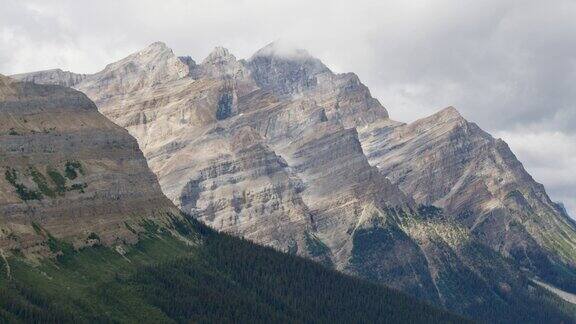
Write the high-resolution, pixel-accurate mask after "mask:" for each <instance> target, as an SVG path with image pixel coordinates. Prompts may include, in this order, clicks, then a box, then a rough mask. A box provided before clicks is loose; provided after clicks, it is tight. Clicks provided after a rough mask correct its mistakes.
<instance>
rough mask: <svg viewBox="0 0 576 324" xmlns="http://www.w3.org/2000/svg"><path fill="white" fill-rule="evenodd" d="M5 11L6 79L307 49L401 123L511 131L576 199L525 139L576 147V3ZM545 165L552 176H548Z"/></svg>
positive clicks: (557, 195)
mask: <svg viewBox="0 0 576 324" xmlns="http://www.w3.org/2000/svg"><path fill="white" fill-rule="evenodd" d="M0 5H1V7H2V10H1V11H0V73H3V74H11V73H19V72H27V71H34V70H41V69H48V68H55V67H60V68H63V69H66V70H71V71H75V72H81V73H93V72H96V71H98V70H100V69H102V68H103V67H104V66H105V65H106V64H107V63H110V62H112V61H115V60H118V59H120V58H122V57H124V56H126V55H128V54H129V53H132V52H134V51H137V50H138V49H140V48H143V47H144V46H146V45H148V44H150V43H152V42H154V41H157V40H161V41H163V42H165V43H166V44H168V46H170V47H172V48H173V49H174V51H175V52H176V54H179V55H191V56H192V57H193V58H194V59H195V60H196V61H201V60H202V59H203V58H204V57H205V56H206V55H207V54H208V53H209V52H210V51H211V50H212V49H213V48H214V47H215V46H217V45H222V46H225V47H227V48H229V49H230V50H231V52H232V53H234V55H235V56H236V57H239V58H246V57H249V56H251V55H252V54H253V53H254V52H255V51H256V50H257V49H259V48H260V47H263V46H264V45H266V44H268V43H269V42H271V41H274V40H278V39H280V40H283V41H285V42H288V43H293V44H296V45H298V46H300V47H303V48H306V49H307V50H308V51H309V52H310V53H312V54H313V55H315V56H317V57H319V58H321V59H322V60H323V61H324V62H325V63H326V64H327V65H328V66H329V67H331V68H332V69H333V70H335V71H337V72H348V71H353V72H356V73H357V74H358V75H359V76H360V78H361V79H362V80H363V82H364V83H366V84H367V85H368V87H369V88H370V89H371V91H372V94H373V95H374V96H375V97H377V98H378V99H380V101H381V102H382V103H383V104H384V105H385V106H386V107H387V108H388V110H389V111H390V115H391V116H392V118H394V119H397V120H402V121H411V120H415V119H417V118H420V117H423V116H426V115H429V114H431V113H433V112H435V111H437V110H438V109H440V108H443V107H446V106H449V105H453V106H455V107H457V108H458V109H459V110H460V111H461V113H462V114H463V115H464V116H465V117H466V118H468V119H470V120H472V121H475V122H477V123H478V124H479V125H480V126H481V127H483V128H485V129H486V130H488V131H490V132H493V133H495V132H496V133H499V134H503V136H502V137H504V138H505V139H506V140H508V141H510V145H511V147H512V149H513V150H514V151H515V152H516V153H518V155H519V157H520V159H521V160H523V162H524V163H525V165H526V167H527V169H528V170H529V171H530V172H532V173H534V174H535V176H536V178H537V179H538V180H539V181H541V182H543V183H544V184H545V185H547V187H548V188H549V189H550V191H551V193H552V196H553V198H554V199H556V200H566V201H568V200H569V199H572V198H571V197H570V196H571V193H572V192H576V184H574V183H568V184H563V185H562V186H563V189H561V187H562V186H561V185H560V184H559V182H558V181H557V179H558V177H559V176H560V175H559V174H561V173H563V174H564V175H565V176H564V178H570V177H572V178H574V176H573V175H574V173H573V171H574V170H573V169H571V167H570V166H569V165H567V164H566V163H563V164H558V163H556V162H555V161H544V160H543V158H541V157H538V156H542V155H544V154H551V153H550V152H548V153H543V152H544V151H542V152H539V151H538V150H533V151H530V150H528V149H527V147H529V145H528V144H527V143H526V142H523V141H521V140H518V139H519V138H526V137H528V138H532V139H534V138H536V137H537V138H545V139H546V141H550V142H548V143H547V144H546V145H544V146H546V147H547V148H548V147H549V146H551V147H555V146H558V147H560V146H562V147H564V148H566V147H574V146H573V145H574V143H576V141H575V139H574V136H575V134H576V127H574V125H575V124H576V107H575V105H576V91H574V90H573V87H574V84H575V81H576V42H575V41H574V35H573V31H574V30H575V29H576V1H573V0H555V1H539V0H504V1H502V0H486V1H461V0H434V1H432V0H413V1H403V0H402V1H401V0H390V1H374V0H356V1H349V0H331V1H328V0H319V1H308V0H291V1H278V0H195V1H185V0H164V1H161V2H158V1H148V0H125V1H113V0H102V1H74V0H54V1H43V0H29V1H16V0H0ZM550 134H560V135H558V136H551V135H550ZM504 135H505V136H504ZM541 136H543V137H541ZM562 136H563V137H562ZM554 154H557V155H556V156H555V160H557V161H572V160H571V159H572V158H573V157H572V155H571V153H570V152H569V151H568V150H567V149H562V150H559V151H557V152H554ZM543 161H544V162H543ZM539 163H553V164H551V165H554V166H555V168H549V169H550V170H549V171H544V167H543V166H542V165H540V164H539ZM544 166H545V165H544ZM555 170H556V171H555ZM552 171H554V172H552ZM555 188H558V189H555ZM572 206H573V207H571V208H572V211H573V213H574V211H575V210H576V209H575V207H574V203H572Z"/></svg>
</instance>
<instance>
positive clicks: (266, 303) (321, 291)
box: [0, 220, 462, 323]
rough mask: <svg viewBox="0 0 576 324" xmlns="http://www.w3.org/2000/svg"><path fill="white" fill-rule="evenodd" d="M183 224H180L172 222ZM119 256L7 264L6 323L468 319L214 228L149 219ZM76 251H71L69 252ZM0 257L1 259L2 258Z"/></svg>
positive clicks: (89, 252)
mask: <svg viewBox="0 0 576 324" xmlns="http://www.w3.org/2000/svg"><path fill="white" fill-rule="evenodd" d="M176 227H178V228H176ZM147 229H148V230H147V232H146V233H145V234H142V236H141V240H140V241H139V243H138V244H136V245H134V246H131V247H129V248H126V251H125V253H123V255H121V254H120V253H118V252H116V251H115V250H113V249H109V248H105V247H102V246H97V247H92V248H86V249H83V250H81V251H77V252H73V253H72V255H70V256H69V257H66V258H60V259H58V260H50V261H48V260H45V261H44V262H43V263H42V264H41V265H39V266H31V265H28V264H27V263H26V262H24V261H23V260H22V259H19V258H16V257H12V258H10V259H9V261H8V262H9V263H10V268H11V279H7V274H6V271H5V270H4V269H5V268H6V267H5V265H4V264H2V265H1V267H0V268H1V269H2V270H0V276H2V281H1V282H0V320H5V321H15V322H18V321H22V322H59V323H64V322H179V323H183V322H190V321H192V322H219V323H223V322H243V323H248V322H249V323H255V322H268V323H269V322H294V323H297V322H317V323H327V322H330V323H334V322H356V323H373V322H394V323H397V322H426V323H430V322H462V319H460V318H457V317H455V316H453V315H450V314H448V313H446V312H443V311H440V310H437V309H435V308H433V307H430V306H428V305H425V304H421V303H418V302H415V301H414V300H413V299H410V298H408V297H406V296H405V295H403V294H401V293H398V292H396V291H393V290H390V289H386V288H384V287H381V286H378V285H373V284H370V283H367V282H364V281H361V280H357V279H354V278H351V277H347V276H344V275H342V274H339V273H336V272H334V271H330V270H327V269H325V268H323V267H321V266H320V265H318V264H316V263H314V262H312V261H308V260H304V259H301V258H299V257H296V256H291V255H286V254H282V253H279V252H276V251H274V250H272V249H269V248H264V247H260V246H256V245H254V244H252V243H249V242H247V241H244V240H241V239H238V238H234V237H231V236H228V235H224V234H218V233H215V232H213V231H211V230H209V229H207V228H206V227H204V226H202V225H200V224H197V223H196V222H194V221H192V220H191V221H190V222H189V223H188V222H185V221H182V222H180V224H178V225H177V226H175V229H176V230H178V232H179V233H180V234H182V233H186V232H188V233H189V235H188V237H189V238H191V240H192V241H198V237H197V236H198V233H200V235H201V241H202V243H201V244H200V243H199V244H195V245H187V244H185V243H184V242H183V241H181V240H178V239H176V238H175V237H174V236H173V235H171V234H169V233H168V232H167V231H166V230H163V229H161V228H158V227H155V226H152V225H150V224H148V225H147ZM69 253H70V252H69ZM0 261H1V260H0Z"/></svg>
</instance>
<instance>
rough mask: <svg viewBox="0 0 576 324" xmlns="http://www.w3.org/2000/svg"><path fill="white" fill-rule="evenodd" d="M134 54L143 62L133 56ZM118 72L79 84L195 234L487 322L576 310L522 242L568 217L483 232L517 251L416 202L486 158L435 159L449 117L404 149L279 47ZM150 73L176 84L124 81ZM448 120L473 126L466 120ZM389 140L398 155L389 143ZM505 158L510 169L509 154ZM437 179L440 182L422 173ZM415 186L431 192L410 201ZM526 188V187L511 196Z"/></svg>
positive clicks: (570, 271)
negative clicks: (260, 248)
mask: <svg viewBox="0 0 576 324" xmlns="http://www.w3.org/2000/svg"><path fill="white" fill-rule="evenodd" d="M139 53H148V54H146V55H145V56H146V57H149V58H152V59H150V60H145V61H142V60H140V58H139V57H140V56H141V55H140V54H139ZM176 59H179V60H180V62H181V63H182V65H183V66H184V68H183V69H184V71H186V69H187V70H188V72H187V73H183V72H181V71H180V70H179V69H166V68H165V67H166V66H173V65H178V66H180V65H179V64H177V63H173V62H175V60H176ZM120 62H122V64H120V63H113V64H110V65H108V66H107V67H106V69H105V70H103V71H102V72H99V73H96V74H94V75H90V76H87V77H86V79H85V80H83V81H81V82H79V83H77V84H75V85H74V87H75V88H77V89H79V90H81V91H84V92H85V93H87V94H88V95H89V96H90V97H91V98H92V99H93V100H94V101H95V103H96V105H97V106H98V109H99V110H100V111H101V112H102V113H103V114H104V115H106V116H107V117H108V118H110V119H111V120H112V121H114V122H115V123H116V124H118V125H120V126H122V127H124V128H126V129H127V130H128V131H129V132H130V134H132V135H133V136H134V137H135V138H136V139H137V140H138V143H139V145H140V147H141V149H142V151H143V152H144V155H145V157H146V159H147V160H148V163H149V165H150V168H151V169H152V171H153V172H154V173H155V174H156V175H157V176H158V179H159V182H160V185H161V188H162V191H163V192H164V193H165V194H166V195H167V196H168V198H170V199H171V200H172V201H173V202H174V203H175V204H176V205H177V206H178V207H180V208H181V209H182V210H183V211H185V212H186V213H189V214H191V215H192V216H194V217H195V218H196V219H199V220H201V221H202V222H203V223H205V224H207V225H209V226H211V227H213V228H216V229H218V230H222V231H226V232H228V233H231V234H234V235H236V236H241V237H244V238H246V239H249V240H251V241H253V242H257V243H260V244H264V245H267V246H271V247H274V248H275V249H278V250H281V251H284V252H289V253H294V254H298V255H301V256H304V257H307V258H310V259H312V260H315V261H318V262H321V263H323V264H324V265H325V266H327V267H331V268H334V269H337V270H339V271H342V272H345V273H348V274H352V275H355V276H358V277H361V278H365V279H369V280H371V281H373V282H377V283H381V284H384V285H387V286H391V287H393V288H396V289H399V290H402V291H404V292H406V293H409V294H410V295H412V296H415V297H417V298H420V299H423V300H427V301H429V302H432V303H435V304H437V305H441V306H443V307H446V308H448V309H449V310H452V311H454V312H458V313H460V314H464V315H466V316H469V317H472V318H474V319H478V320H482V321H488V322H518V321H522V322H539V321H544V320H548V319H549V318H553V317H555V316H563V315H559V314H570V315H572V314H573V310H574V309H573V306H570V305H568V304H565V303H563V302H562V301H561V300H559V299H558V298H556V297H555V296H552V295H550V294H549V293H547V292H546V291H544V290H543V289H541V287H540V286H539V285H537V284H535V283H533V282H532V281H531V280H530V279H532V278H534V277H535V276H536V275H538V276H542V277H543V278H545V280H546V281H548V282H552V283H554V285H556V286H560V287H562V288H564V289H567V290H570V287H572V285H573V283H574V282H576V281H575V280H574V273H576V272H575V270H574V268H573V267H572V265H571V263H570V262H569V259H567V258H566V257H565V256H564V254H566V253H564V254H563V253H561V252H560V250H559V249H550V248H545V247H544V245H542V243H541V242H542V241H537V240H536V239H534V238H533V234H530V233H533V232H535V231H536V230H537V229H538V226H541V225H540V224H545V223H547V224H551V223H556V222H557V221H561V222H564V220H565V219H566V218H565V217H563V215H561V214H558V213H557V212H555V211H554V210H551V212H550V213H548V214H545V215H544V214H542V215H536V216H534V217H539V218H545V219H547V220H546V221H544V220H542V221H541V222H535V223H533V225H531V226H534V227H535V228H534V229H533V230H532V232H529V231H523V230H521V229H520V227H517V228H518V229H513V231H512V232H510V231H509V230H507V229H506V228H505V229H502V228H500V226H506V225H504V224H506V223H508V224H512V221H505V222H501V223H497V224H495V225H494V226H492V227H490V226H485V227H484V228H485V230H484V232H485V233H486V234H485V235H488V234H489V235H493V236H494V237H498V236H502V235H503V234H502V233H506V232H510V234H511V235H508V238H513V240H510V242H508V241H509V239H508V238H505V239H500V241H501V242H502V241H506V242H508V243H507V244H510V247H512V246H514V248H509V249H508V250H506V249H502V248H500V247H499V246H498V245H497V244H494V242H497V240H494V239H491V238H490V237H483V235H484V234H482V233H483V232H480V231H478V229H477V227H475V226H473V225H472V226H471V224H474V222H473V221H472V222H471V220H472V219H474V218H476V219H482V218H484V216H483V215H482V214H481V213H479V212H478V211H479V210H478V209H471V210H470V214H469V215H468V216H467V217H463V216H462V215H461V214H459V213H457V212H456V211H457V209H455V208H452V207H451V206H452V205H445V204H440V203H439V202H438V201H436V200H426V199H422V197H421V195H423V194H426V193H425V192H427V190H430V191H431V192H429V193H428V194H434V195H436V194H439V193H440V192H441V191H440V190H439V189H438V188H436V187H434V186H442V184H444V185H445V186H446V187H450V188H452V187H456V186H462V185H465V186H468V185H469V184H468V183H459V182H457V181H453V179H455V178H456V179H457V178H459V176H458V172H461V170H462V168H455V169H452V166H453V165H454V160H455V161H458V159H463V158H464V157H466V154H468V156H467V157H466V158H467V159H469V160H474V161H482V159H483V157H484V153H485V152H483V151H481V150H477V151H474V150H468V148H464V149H462V150H461V151H462V153H460V152H454V154H452V155H446V154H447V153H446V152H445V151H443V150H446V151H448V152H449V151H450V150H451V149H452V150H456V149H457V146H454V145H451V143H450V140H452V139H453V138H454V137H455V136H452V135H450V129H452V128H451V126H449V125H448V126H446V125H443V121H444V120H451V119H452V118H451V117H449V116H450V115H453V114H454V111H453V110H447V111H444V112H442V113H440V115H448V117H442V116H436V117H432V118H431V119H430V121H429V125H427V126H423V127H422V129H419V130H414V131H411V132H410V135H413V141H412V142H410V144H411V145H407V146H406V150H407V151H404V149H403V148H404V146H402V142H400V141H401V140H405V139H406V138H405V137H403V136H404V135H403V134H404V133H402V132H401V131H402V130H403V129H410V125H408V126H406V125H404V124H403V123H399V122H396V121H393V120H391V119H389V117H388V113H387V111H386V109H385V108H384V107H383V106H382V105H381V104H380V103H379V102H378V100H376V99H374V98H373V97H372V96H371V95H370V91H369V90H368V88H367V87H366V86H364V85H363V84H362V83H361V82H360V80H359V78H358V77H357V76H356V75H355V74H353V73H344V74H335V73H333V72H331V71H330V69H329V68H328V67H326V66H325V65H324V64H323V63H322V62H321V61H320V60H318V59H316V58H314V57H312V56H311V55H310V54H309V53H307V52H306V51H302V50H292V49H287V48H283V47H282V46H281V44H274V43H273V44H269V45H268V46H266V47H264V48H263V49H261V50H259V51H257V52H256V53H255V54H254V55H253V56H252V57H251V58H250V59H248V60H246V61H245V60H237V59H236V58H235V57H234V56H233V55H232V54H230V52H229V51H228V50H226V49H223V48H216V49H215V50H214V51H213V52H212V53H211V54H210V55H209V56H208V58H207V59H205V60H204V61H203V62H202V63H200V64H196V63H195V62H194V61H193V60H192V59H191V58H186V57H183V58H177V57H176V56H175V55H174V54H173V53H172V51H171V50H169V49H168V48H167V47H165V46H158V45H157V44H153V45H151V46H149V47H148V48H146V49H144V50H142V51H140V52H138V53H135V54H132V55H130V56H128V57H127V58H125V59H123V60H121V61H120ZM122 66H131V67H132V68H131V69H125V68H121V67H122ZM154 66H158V68H153V67H154ZM146 70H151V71H172V73H168V74H166V73H163V74H162V75H164V78H163V79H162V78H156V77H154V79H155V80H156V81H158V82H156V83H153V84H150V83H148V84H147V86H146V87H139V86H133V84H132V83H130V82H126V80H140V79H142V71H146ZM152 73H153V74H154V73H155V72H152ZM39 74H42V72H39ZM183 74H186V75H185V76H181V75H183ZM135 84H138V83H135ZM109 88H111V89H113V91H108V90H106V89H109ZM94 89H100V90H98V91H94ZM456 114H457V113H456ZM456 124H466V125H471V124H470V123H468V122H466V121H465V120H463V119H462V120H460V122H459V123H456ZM429 129H431V130H436V131H435V132H432V135H430V137H431V138H432V139H434V136H435V135H438V136H439V137H442V136H444V135H446V134H447V135H446V136H447V140H445V141H444V140H442V139H440V140H439V141H438V145H437V144H436V143H434V142H433V141H432V142H431V139H430V138H429V137H427V136H426V135H427V131H428V130H429ZM478 130H479V129H478ZM396 131H397V132H396ZM406 132H407V133H408V131H406ZM479 132H482V131H481V130H479ZM482 133H483V132H482ZM459 134H460V140H461V141H462V142H475V141H478V137H475V136H473V134H472V133H470V132H469V131H467V130H465V131H462V132H460V133H459ZM395 138H398V139H399V142H398V143H399V144H398V145H392V144H390V143H393V141H395V140H396V139H395ZM444 145H446V147H444ZM501 146H502V145H501ZM410 148H412V149H414V150H416V151H415V153H414V152H411V151H410V150H409V149H410ZM418 149H424V150H429V154H430V155H431V156H437V162H436V163H431V164H429V163H428V160H427V159H426V156H427V155H426V154H422V152H418V151H417V150H418ZM425 152H428V151H425ZM445 156H449V158H446V159H442V158H443V157H445ZM428 159H429V158H428ZM507 159H508V160H509V161H512V162H514V161H515V163H512V164H514V165H520V162H518V161H517V160H516V159H515V158H514V157H513V155H511V154H509V155H507ZM386 161H390V162H389V164H386V163H387V162H386ZM482 163H485V162H482ZM482 163H481V164H482ZM412 164H414V165H418V166H420V167H423V168H428V169H425V171H424V172H423V175H422V176H421V178H422V184H420V182H419V176H418V175H416V173H414V176H413V177H412V178H410V179H413V180H412V182H406V183H404V182H402V181H407V180H408V177H406V178H403V177H401V176H400V177H394V176H393V175H394V174H396V173H400V172H402V168H404V167H406V169H405V170H406V171H404V172H406V173H408V174H409V175H411V174H410V172H412V171H411V170H412V169H408V166H410V165H412ZM504 166H506V167H508V166H507V165H502V166H501V167H504ZM415 167H416V166H414V167H413V168H415ZM486 172H487V173H486V174H487V175H489V174H490V173H489V171H486ZM436 174H437V176H438V177H440V178H441V179H437V178H433V177H432V178H428V177H427V176H428V175H433V176H434V175H436ZM444 176H445V177H446V179H444ZM526 179H528V178H526ZM526 179H525V180H526ZM482 181H486V178H483V179H482V180H478V181H476V185H477V186H478V185H479V184H481V182H482ZM493 183H494V186H495V187H498V186H500V185H499V184H498V182H497V181H493ZM412 184H413V185H414V186H415V187H418V186H428V187H427V189H425V190H423V191H422V193H419V192H418V191H416V190H412V187H411V186H410V185H412ZM530 184H534V182H533V180H531V178H530V179H528V180H526V181H524V182H522V184H521V185H522V186H526V185H530ZM536 187H537V186H536ZM470 188H472V189H470V190H466V191H464V192H468V193H469V194H468V195H465V194H463V195H458V197H456V198H457V199H460V201H461V202H460V203H459V204H464V202H466V203H465V204H469V205H471V206H472V205H474V204H473V203H472V202H473V201H475V200H478V201H484V199H486V197H487V196H479V195H476V194H474V190H473V189H474V188H473V187H470ZM434 190H436V191H437V192H433V191H434ZM442 190H445V191H444V192H449V191H450V190H452V189H446V188H442ZM446 190H448V191H446ZM503 190H504V189H503ZM540 195H545V192H544V191H543V189H542V190H541V191H540ZM485 202H486V203H488V202H489V200H486V201H485ZM517 212H518V213H522V212H523V211H517ZM510 217H512V216H511V214H504V216H503V218H504V219H507V218H510ZM495 219H498V218H497V217H496V218H495ZM564 223H566V224H567V225H566V226H564V227H562V228H563V231H565V232H566V235H568V236H570V235H573V233H574V232H575V231H576V230H575V227H574V226H573V224H571V223H570V222H564ZM516 233H520V234H516ZM556 234H557V235H564V234H563V232H557V233H556ZM522 246H525V247H526V249H524V251H530V253H532V251H534V252H535V253H540V255H541V256H542V257H541V258H539V259H538V260H547V261H549V263H548V264H546V263H540V264H539V265H534V266H531V267H525V266H524V263H523V261H522V259H520V258H516V259H515V258H513V256H514V255H518V253H517V252H514V253H508V252H507V251H522V248H521V247H522ZM533 248H535V249H533ZM536 248H537V249H536ZM542 251H544V252H542ZM511 256H512V257H511ZM536 259H537V258H536V257H529V258H528V260H536ZM547 269H548V270H551V271H552V272H551V273H549V274H547V273H545V272H544V270H547ZM568 321H569V320H568Z"/></svg>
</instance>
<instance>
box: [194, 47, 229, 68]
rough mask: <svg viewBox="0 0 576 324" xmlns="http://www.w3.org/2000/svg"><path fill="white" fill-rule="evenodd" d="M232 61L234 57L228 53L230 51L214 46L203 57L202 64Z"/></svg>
mask: <svg viewBox="0 0 576 324" xmlns="http://www.w3.org/2000/svg"><path fill="white" fill-rule="evenodd" d="M231 61H232V62H233V61H236V57H235V56H234V55H232V54H231V53H230V51H229V50H228V49H227V48H225V47H222V46H216V47H214V49H213V50H212V52H210V54H208V56H207V57H206V58H205V59H204V61H203V62H202V64H207V63H208V64H210V63H219V62H231Z"/></svg>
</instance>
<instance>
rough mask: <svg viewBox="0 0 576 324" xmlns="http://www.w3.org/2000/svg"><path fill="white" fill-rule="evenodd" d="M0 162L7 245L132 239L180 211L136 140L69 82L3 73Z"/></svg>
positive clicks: (29, 249) (34, 248) (40, 249)
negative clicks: (146, 223) (34, 80)
mask: <svg viewBox="0 0 576 324" xmlns="http://www.w3.org/2000/svg"><path fill="white" fill-rule="evenodd" d="M0 168H1V171H2V176H1V177H0V188H1V190H0V192H1V194H0V248H2V249H3V250H6V251H21V252H24V253H26V254H40V255H50V254H51V252H53V251H51V245H50V240H51V238H55V239H65V240H66V241H69V242H72V243H73V244H74V245H75V247H77V248H79V247H83V246H86V245H94V244H104V245H108V246H115V245H123V244H127V243H133V242H135V241H136V240H137V231H138V228H141V222H142V221H143V220H146V219H158V220H162V219H166V218H167V217H168V215H169V214H171V213H172V214H174V215H178V211H177V209H176V208H175V207H174V206H173V204H172V203H171V202H170V201H169V200H168V199H166V198H165V197H164V195H163V194H162V192H161V190H160V187H159V186H158V183H157V180H156V177H155V175H154V174H153V173H151V172H150V170H149V169H148V166H147V164H146V160H145V159H144V156H143V155H142V153H141V151H140V150H139V148H138V145H137V142H136V141H135V140H134V139H133V138H132V137H131V136H130V135H129V134H128V133H127V132H126V131H125V130H123V129H122V128H120V127H118V126H116V125H115V124H114V123H112V122H110V121H109V120H108V119H106V118H105V117H104V116H102V115H101V114H100V113H99V112H98V110H97V109H96V106H95V105H94V104H93V103H92V102H91V101H90V100H89V99H88V98H87V97H86V95H84V94H83V93H81V92H79V91H76V90H72V89H70V88H65V87H61V86H56V85H38V84H33V83H24V82H16V81H14V80H11V79H8V78H6V77H4V76H0ZM46 242H48V244H47V243H46Z"/></svg>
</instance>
